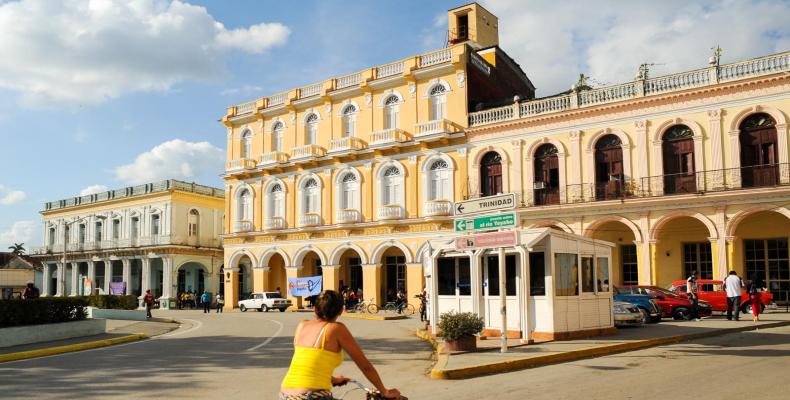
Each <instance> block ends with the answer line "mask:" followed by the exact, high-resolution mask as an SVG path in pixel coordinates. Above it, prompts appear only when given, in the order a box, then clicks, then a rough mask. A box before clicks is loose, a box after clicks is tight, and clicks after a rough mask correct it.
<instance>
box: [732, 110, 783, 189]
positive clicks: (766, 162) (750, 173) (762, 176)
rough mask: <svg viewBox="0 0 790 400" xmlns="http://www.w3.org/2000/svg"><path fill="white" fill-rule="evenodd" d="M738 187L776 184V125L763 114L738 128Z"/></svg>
mask: <svg viewBox="0 0 790 400" xmlns="http://www.w3.org/2000/svg"><path fill="white" fill-rule="evenodd" d="M739 128H740V135H739V137H738V139H739V141H740V144H741V154H740V157H741V186H742V187H760V186H775V185H777V184H779V168H778V167H779V165H778V164H777V163H778V160H779V153H778V146H777V137H776V121H774V119H773V117H771V116H770V115H768V114H766V113H757V114H754V115H751V116H749V117H748V118H746V119H745V120H744V121H743V122H742V123H741V125H740V127H739Z"/></svg>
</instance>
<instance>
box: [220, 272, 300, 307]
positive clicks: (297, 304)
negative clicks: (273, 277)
mask: <svg viewBox="0 0 790 400" xmlns="http://www.w3.org/2000/svg"><path fill="white" fill-rule="evenodd" d="M301 269H302V266H301V265H298V266H290V267H285V276H286V277H287V279H292V278H298V277H299V270H301ZM234 273H235V277H236V278H237V279H238V273H236V271H234ZM234 281H235V280H234ZM284 290H285V291H286V293H285V297H287V298H289V299H291V302H292V303H293V307H294V309H297V310H298V309H300V308H302V307H303V305H302V298H301V297H294V296H291V291H290V290H288V288H284ZM227 291H228V288H227V286H226V287H225V293H227ZM234 293H235V291H234ZM236 296H238V294H236Z"/></svg>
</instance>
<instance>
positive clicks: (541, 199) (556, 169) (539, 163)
mask: <svg viewBox="0 0 790 400" xmlns="http://www.w3.org/2000/svg"><path fill="white" fill-rule="evenodd" d="M557 153H558V151H557V147H556V146H554V145H553V144H551V143H546V144H543V145H541V146H540V147H538V149H537V150H535V161H534V167H535V170H534V171H535V186H534V191H535V204H536V205H539V206H542V205H547V204H560V162H559V157H558V156H557Z"/></svg>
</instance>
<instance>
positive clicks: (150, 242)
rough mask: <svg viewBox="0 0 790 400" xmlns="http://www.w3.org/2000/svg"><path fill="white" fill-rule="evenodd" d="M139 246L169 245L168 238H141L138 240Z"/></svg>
mask: <svg viewBox="0 0 790 400" xmlns="http://www.w3.org/2000/svg"><path fill="white" fill-rule="evenodd" d="M137 244H138V245H139V246H158V245H163V244H170V236H161V235H153V236H143V237H141V238H140V239H139V240H138V243H137Z"/></svg>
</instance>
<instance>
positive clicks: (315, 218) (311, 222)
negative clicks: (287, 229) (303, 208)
mask: <svg viewBox="0 0 790 400" xmlns="http://www.w3.org/2000/svg"><path fill="white" fill-rule="evenodd" d="M297 224H299V226H300V227H308V226H318V225H321V216H320V215H318V214H316V213H305V214H302V215H300V216H299V219H298V220H297Z"/></svg>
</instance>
